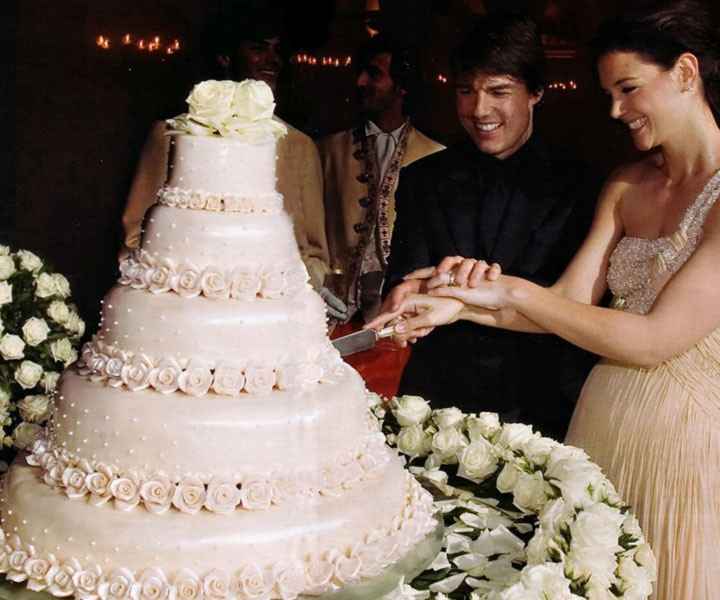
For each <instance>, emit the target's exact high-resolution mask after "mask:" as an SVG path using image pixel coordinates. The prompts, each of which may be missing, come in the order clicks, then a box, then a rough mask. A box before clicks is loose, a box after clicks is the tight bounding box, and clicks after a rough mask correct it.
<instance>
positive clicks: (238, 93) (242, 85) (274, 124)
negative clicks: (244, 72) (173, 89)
mask: <svg viewBox="0 0 720 600" xmlns="http://www.w3.org/2000/svg"><path fill="white" fill-rule="evenodd" d="M187 103H188V109H189V110H188V112H187V113H184V114H182V115H179V116H177V117H175V118H173V119H168V121H167V122H168V124H169V125H170V128H171V132H177V133H186V134H189V135H199V136H211V135H220V136H223V137H232V138H237V139H240V140H243V141H246V142H251V143H252V142H259V141H262V140H264V139H267V138H268V137H269V136H274V137H275V138H276V139H277V138H279V137H282V136H283V135H285V134H286V133H287V129H286V127H285V126H284V125H283V124H282V123H280V122H279V121H276V120H274V119H273V118H272V116H273V111H274V110H275V101H274V99H273V93H272V90H271V89H270V86H269V85H268V84H267V83H265V82H264V81H256V80H254V79H246V80H245V81H241V82H239V83H238V82H235V81H215V80H213V79H211V80H208V81H203V82H201V83H198V84H197V85H196V86H195V87H194V88H193V90H192V91H191V92H190V95H189V96H188V97H187Z"/></svg>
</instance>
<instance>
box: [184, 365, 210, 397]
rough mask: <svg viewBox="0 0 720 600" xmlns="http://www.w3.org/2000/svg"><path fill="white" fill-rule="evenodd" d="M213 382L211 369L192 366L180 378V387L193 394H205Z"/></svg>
mask: <svg viewBox="0 0 720 600" xmlns="http://www.w3.org/2000/svg"><path fill="white" fill-rule="evenodd" d="M211 384H212V373H210V369H208V368H207V367H203V366H190V367H188V368H187V369H186V370H185V371H183V372H182V374H181V375H180V377H179V379H178V385H179V386H180V389H181V390H182V391H183V392H185V393H186V394H189V395H191V396H204V395H205V394H207V393H208V390H209V389H210V385H211Z"/></svg>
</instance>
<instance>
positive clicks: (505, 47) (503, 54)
mask: <svg viewBox="0 0 720 600" xmlns="http://www.w3.org/2000/svg"><path fill="white" fill-rule="evenodd" d="M450 63H451V67H452V71H453V74H454V75H455V77H458V76H460V75H466V74H469V73H487V74H491V75H510V76H511V77H513V78H515V79H518V80H520V81H523V82H524V83H525V85H526V86H527V88H528V91H530V92H531V93H538V92H540V91H542V89H543V87H544V86H545V53H544V51H543V47H542V39H541V37H540V32H539V29H538V26H537V23H535V21H533V20H532V19H531V18H529V17H527V16H524V15H519V14H515V13H508V12H497V13H491V14H489V15H487V16H484V17H480V18H479V19H478V20H477V21H476V22H475V23H474V25H473V27H472V28H471V29H470V31H469V33H468V34H467V35H466V36H465V38H464V39H463V41H462V42H461V43H460V45H459V46H458V47H457V48H456V49H455V51H454V52H453V54H452V56H451V60H450Z"/></svg>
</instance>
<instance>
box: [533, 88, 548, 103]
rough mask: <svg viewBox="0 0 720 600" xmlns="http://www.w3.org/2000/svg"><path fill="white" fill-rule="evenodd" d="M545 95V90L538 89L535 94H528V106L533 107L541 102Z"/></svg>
mask: <svg viewBox="0 0 720 600" xmlns="http://www.w3.org/2000/svg"><path fill="white" fill-rule="evenodd" d="M544 95H545V88H540V89H539V90H537V91H536V92H534V93H532V94H530V106H535V105H536V104H538V103H539V102H540V100H542V98H543V96H544Z"/></svg>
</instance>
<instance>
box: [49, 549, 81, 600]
mask: <svg viewBox="0 0 720 600" xmlns="http://www.w3.org/2000/svg"><path fill="white" fill-rule="evenodd" d="M79 570H80V563H78V561H77V560H76V559H74V558H71V559H70V560H66V561H65V562H63V563H62V564H61V565H60V566H59V567H58V569H57V570H56V571H55V572H54V573H53V575H52V578H51V580H50V586H49V587H48V591H49V592H50V593H51V594H52V595H54V596H61V597H62V596H71V595H72V594H73V592H74V590H73V576H74V575H75V573H76V572H77V571H79Z"/></svg>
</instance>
